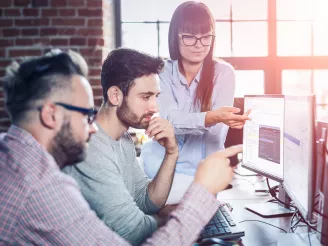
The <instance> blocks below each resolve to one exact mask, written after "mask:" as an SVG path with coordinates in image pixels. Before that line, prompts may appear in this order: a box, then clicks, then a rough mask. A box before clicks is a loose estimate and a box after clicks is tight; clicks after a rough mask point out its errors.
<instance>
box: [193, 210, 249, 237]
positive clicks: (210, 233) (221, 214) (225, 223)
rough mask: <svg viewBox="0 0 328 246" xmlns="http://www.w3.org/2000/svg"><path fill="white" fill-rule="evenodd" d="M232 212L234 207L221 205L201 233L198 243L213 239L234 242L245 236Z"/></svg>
mask: <svg viewBox="0 0 328 246" xmlns="http://www.w3.org/2000/svg"><path fill="white" fill-rule="evenodd" d="M231 211H232V207H231V206H230V205H229V204H223V205H221V206H220V207H219V209H218V210H217V212H216V214H215V215H214V216H213V218H212V219H211V220H210V222H209V223H208V224H207V225H206V226H205V228H204V229H203V231H202V232H201V233H200V236H199V239H198V241H201V240H202V239H205V238H211V237H216V238H220V239H226V240H233V239H237V238H240V237H243V236H245V232H244V231H243V230H241V229H240V227H239V226H238V225H237V224H236V223H235V222H234V219H233V215H232V214H231Z"/></svg>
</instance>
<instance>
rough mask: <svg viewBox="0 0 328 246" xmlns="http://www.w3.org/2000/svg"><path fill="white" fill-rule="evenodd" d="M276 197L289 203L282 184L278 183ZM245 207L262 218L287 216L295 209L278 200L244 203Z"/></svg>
mask: <svg viewBox="0 0 328 246" xmlns="http://www.w3.org/2000/svg"><path fill="white" fill-rule="evenodd" d="M278 199H279V200H281V201H283V202H284V203H286V204H289V203H290V198H289V197H288V195H287V193H286V192H285V190H284V188H283V185H282V184H279V195H278ZM245 209H247V210H249V211H251V212H253V213H255V214H257V215H259V216H261V217H263V218H276V217H288V216H291V215H293V214H294V213H295V210H293V209H290V208H289V206H285V205H283V204H281V203H280V202H279V203H278V202H259V203H254V204H246V205H245Z"/></svg>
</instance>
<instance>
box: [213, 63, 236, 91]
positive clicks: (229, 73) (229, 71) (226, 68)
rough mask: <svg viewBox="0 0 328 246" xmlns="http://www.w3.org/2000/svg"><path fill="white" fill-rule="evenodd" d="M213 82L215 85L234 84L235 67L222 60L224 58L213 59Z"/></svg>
mask: <svg viewBox="0 0 328 246" xmlns="http://www.w3.org/2000/svg"><path fill="white" fill-rule="evenodd" d="M214 63H215V65H214V69H215V71H214V84H216V85H217V86H220V85H223V84H227V83H228V84H234V82H235V69H234V67H233V66H232V65H231V64H230V63H228V62H226V61H224V60H221V59H219V60H215V61H214Z"/></svg>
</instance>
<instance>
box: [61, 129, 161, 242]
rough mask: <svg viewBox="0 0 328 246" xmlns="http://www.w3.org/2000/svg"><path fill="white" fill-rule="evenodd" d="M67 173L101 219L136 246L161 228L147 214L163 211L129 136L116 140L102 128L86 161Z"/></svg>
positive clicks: (64, 170)
mask: <svg viewBox="0 0 328 246" xmlns="http://www.w3.org/2000/svg"><path fill="white" fill-rule="evenodd" d="M63 172H65V173H67V174H69V175H71V176H72V177H73V178H75V179H76V181H77V182H78V183H79V186H80V188H81V192H82V194H83V196H84V197H85V199H86V200H87V201H88V203H89V204H90V207H91V209H93V210H94V211H95V212H96V213H97V215H98V217H99V218H100V219H101V220H103V221H104V222H105V224H106V225H107V226H108V227H110V228H111V229H112V230H114V231H115V232H117V233H118V234H119V235H121V236H122V237H123V238H125V239H126V240H128V241H129V242H130V243H132V244H133V245H139V244H141V243H142V242H143V241H144V240H145V239H146V238H148V237H149V236H151V234H152V233H153V232H154V231H155V230H156V229H157V222H156V220H155V219H154V218H153V217H151V216H149V215H146V214H155V213H157V212H158V211H159V208H158V207H157V206H156V205H154V204H153V203H152V201H151V200H150V199H149V196H148V191H147V187H148V184H149V180H148V179H147V178H146V176H145V174H144V173H143V171H142V169H141V167H140V166H139V164H138V161H137V159H136V154H135V149H134V144H133V142H132V140H131V138H130V136H129V135H128V133H126V134H125V135H124V136H123V137H122V138H121V139H120V140H119V141H114V140H113V139H112V138H111V137H109V136H108V135H107V134H105V133H104V131H103V130H102V129H101V128H100V127H99V131H98V132H97V133H96V134H94V135H93V136H92V137H91V141H90V142H89V148H88V151H87V158H86V160H85V161H84V162H81V163H79V164H77V165H74V166H67V167H65V168H64V169H63Z"/></svg>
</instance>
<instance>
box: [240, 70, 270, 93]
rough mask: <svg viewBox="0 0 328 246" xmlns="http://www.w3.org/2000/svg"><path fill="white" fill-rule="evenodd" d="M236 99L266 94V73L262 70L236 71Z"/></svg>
mask: <svg viewBox="0 0 328 246" xmlns="http://www.w3.org/2000/svg"><path fill="white" fill-rule="evenodd" d="M235 73H236V91H235V97H244V95H257V94H264V72H263V71H262V70H236V71H235Z"/></svg>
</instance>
